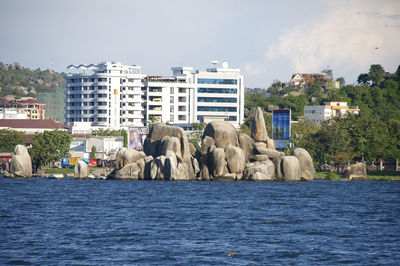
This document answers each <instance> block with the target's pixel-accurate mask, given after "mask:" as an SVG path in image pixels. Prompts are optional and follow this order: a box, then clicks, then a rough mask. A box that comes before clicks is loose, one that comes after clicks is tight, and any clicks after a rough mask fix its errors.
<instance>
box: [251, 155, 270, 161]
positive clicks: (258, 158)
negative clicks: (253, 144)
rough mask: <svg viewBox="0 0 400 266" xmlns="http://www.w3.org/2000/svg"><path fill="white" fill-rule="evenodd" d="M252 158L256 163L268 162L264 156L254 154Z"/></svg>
mask: <svg viewBox="0 0 400 266" xmlns="http://www.w3.org/2000/svg"><path fill="white" fill-rule="evenodd" d="M254 158H255V159H256V161H259V162H263V161H268V160H269V158H268V156H267V155H264V154H256V155H255V156H254Z"/></svg>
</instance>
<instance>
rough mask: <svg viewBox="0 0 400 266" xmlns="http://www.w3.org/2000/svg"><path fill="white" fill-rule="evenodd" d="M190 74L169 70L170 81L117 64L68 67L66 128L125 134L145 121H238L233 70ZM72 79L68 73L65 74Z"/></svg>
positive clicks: (240, 88)
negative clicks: (77, 126)
mask: <svg viewBox="0 0 400 266" xmlns="http://www.w3.org/2000/svg"><path fill="white" fill-rule="evenodd" d="M216 64H217V63H216V62H214V67H213V68H209V69H207V70H206V71H200V70H197V71H193V68H192V67H173V68H172V76H169V77H165V76H151V75H148V76H146V75H143V74H141V69H140V67H138V66H124V65H122V64H121V63H119V62H113V63H110V62H105V63H101V64H98V65H88V66H85V65H79V66H75V65H71V66H69V67H68V70H69V72H68V74H67V75H66V79H67V83H66V100H65V101H66V106H65V111H66V114H65V118H66V124H67V125H72V124H73V123H76V124H79V123H77V122H90V123H91V126H95V127H107V128H127V127H140V126H143V125H147V124H148V123H149V122H150V121H153V122H155V121H162V122H166V123H167V122H168V123H171V124H173V125H176V126H181V127H183V128H190V127H191V124H192V123H193V122H205V123H208V122H210V121H213V120H226V121H230V122H231V123H232V124H233V125H234V126H236V127H238V126H239V125H240V124H242V123H243V121H244V83H243V76H242V75H240V70H239V69H233V68H229V67H228V64H227V63H226V62H224V63H223V64H222V67H221V68H219V67H216ZM72 69H73V70H76V72H77V73H71V72H70V70H72Z"/></svg>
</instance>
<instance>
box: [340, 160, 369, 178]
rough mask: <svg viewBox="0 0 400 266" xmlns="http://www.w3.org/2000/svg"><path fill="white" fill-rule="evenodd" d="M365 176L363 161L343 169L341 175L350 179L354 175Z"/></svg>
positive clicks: (365, 170) (365, 169)
mask: <svg viewBox="0 0 400 266" xmlns="http://www.w3.org/2000/svg"><path fill="white" fill-rule="evenodd" d="M365 176H367V168H366V167H365V164H364V163H356V164H353V165H350V166H348V167H346V169H344V171H343V174H342V177H343V178H349V179H352V178H354V177H365Z"/></svg>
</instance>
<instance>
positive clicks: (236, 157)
mask: <svg viewBox="0 0 400 266" xmlns="http://www.w3.org/2000/svg"><path fill="white" fill-rule="evenodd" d="M225 158H226V162H227V165H228V169H229V173H235V174H241V173H243V170H244V166H245V164H246V159H245V157H244V154H243V150H242V149H241V148H239V147H235V146H228V147H226V150H225Z"/></svg>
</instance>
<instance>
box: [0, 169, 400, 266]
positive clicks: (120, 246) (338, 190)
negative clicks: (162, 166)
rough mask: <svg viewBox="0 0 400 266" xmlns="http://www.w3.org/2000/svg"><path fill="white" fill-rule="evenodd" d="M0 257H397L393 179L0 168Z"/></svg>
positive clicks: (80, 260)
mask: <svg viewBox="0 0 400 266" xmlns="http://www.w3.org/2000/svg"><path fill="white" fill-rule="evenodd" d="M0 196H1V199H0V200H1V201H0V264H1V265H3V264H52V265H55V264H57V265H63V264H68V265H70V264H79V265H82V264H83V265H100V264H101V265H119V264H125V265H126V264H127V265H136V264H138V265H148V264H156V265H167V264H181V265H193V264H201V265H204V264H212V265H223V264H228V265H249V264H254V265H265V264H268V265H271V264H275V265H276V264H280V265H287V264H302V265H312V264H318V265H321V264H323V265H333V264H355V265H369V264H374V265H382V264H388V265H399V263H400V182H350V181H349V182H344V181H342V182H340V181H336V182H335V181H314V182H308V183H256V182H156V181H115V180H113V181H108V180H105V181H104V180H74V179H69V178H67V179H64V180H48V179H44V178H31V179H26V180H23V179H6V178H2V177H1V176H0Z"/></svg>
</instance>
